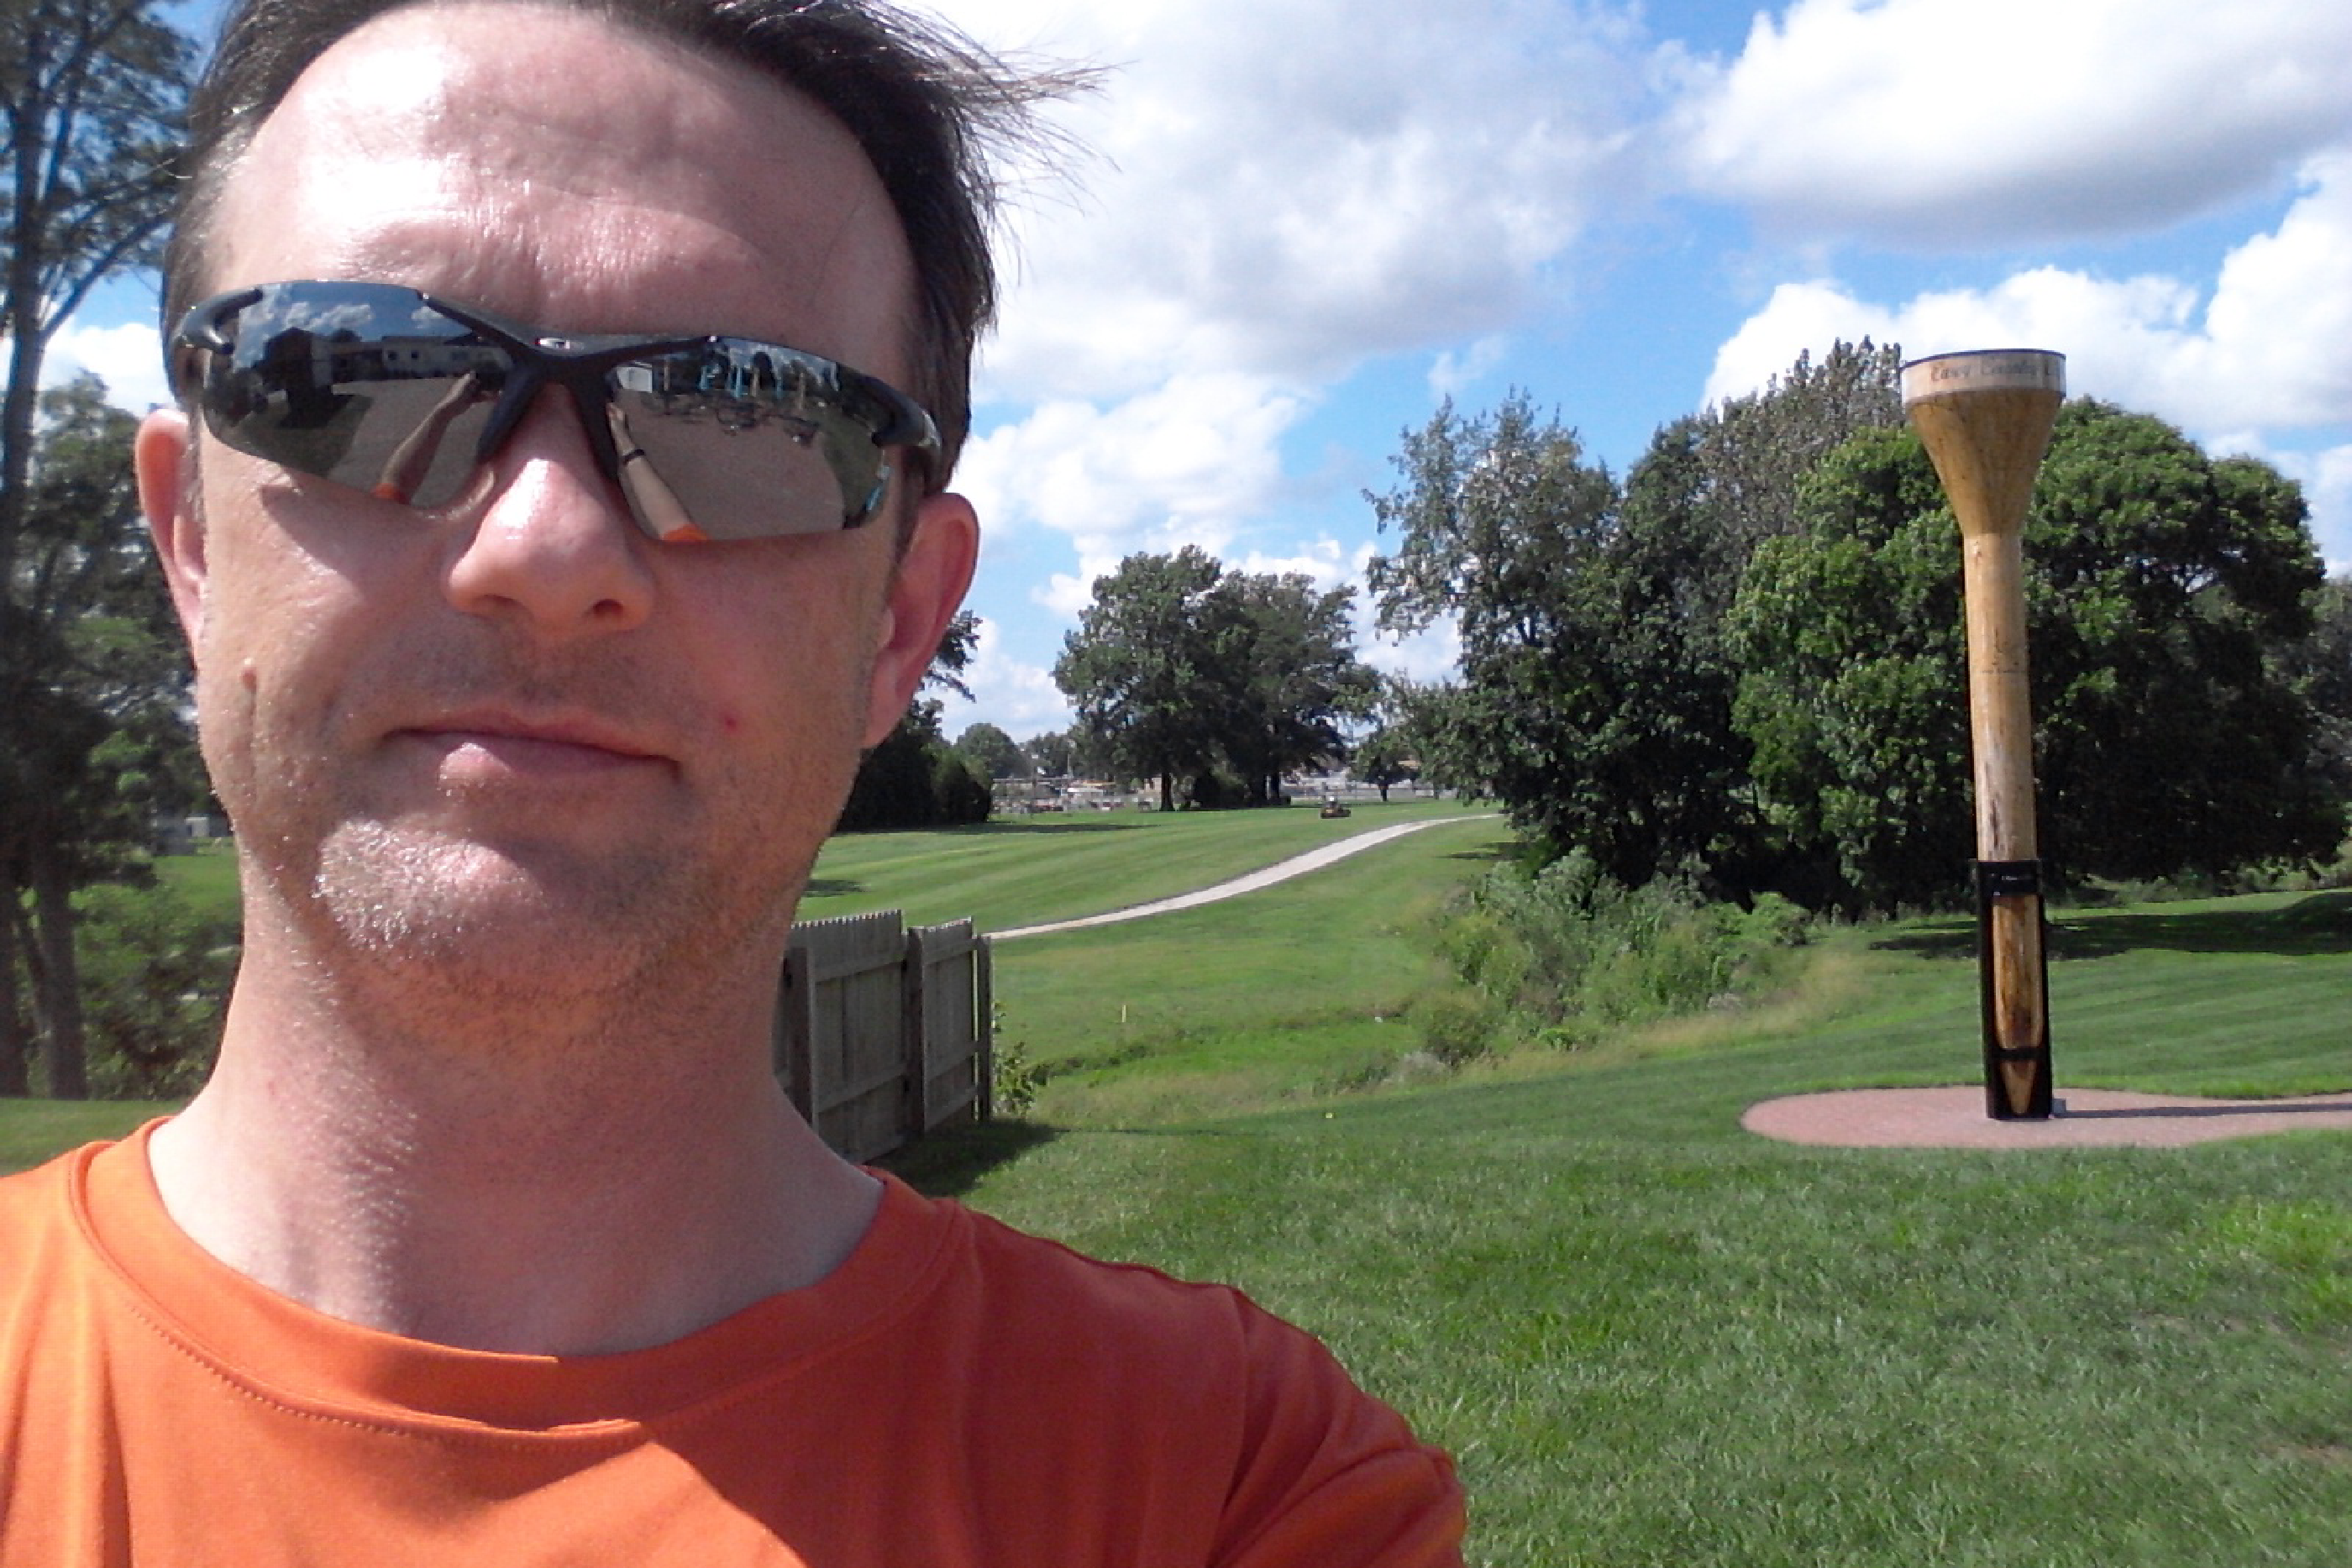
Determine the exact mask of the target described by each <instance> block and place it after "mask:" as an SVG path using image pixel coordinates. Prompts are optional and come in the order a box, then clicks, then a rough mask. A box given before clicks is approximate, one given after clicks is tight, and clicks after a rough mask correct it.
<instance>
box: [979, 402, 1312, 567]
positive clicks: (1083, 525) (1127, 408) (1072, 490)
mask: <svg viewBox="0 0 2352 1568" xmlns="http://www.w3.org/2000/svg"><path fill="white" fill-rule="evenodd" d="M1305 409H1306V403H1305V402H1304V401H1303V400H1302V399H1301V398H1300V397H1299V396H1297V395H1296V394H1294V393H1291V392H1286V391H1285V390H1283V389H1282V388H1280V387H1278V386H1276V385H1275V384H1274V383H1272V382H1267V381H1265V380H1264V379H1262V378H1259V377H1255V376H1244V375H1233V374H1225V375H1192V376H1179V377H1177V378H1175V379H1174V380H1172V381H1171V382H1168V383H1167V384H1166V385H1165V386H1162V387H1160V388H1159V389H1158V390H1156V391H1153V392H1146V393H1144V394H1142V395H1141V396H1139V397H1134V398H1130V399H1129V400H1128V401H1126V402H1121V403H1117V404H1114V405H1112V406H1110V407H1108V408H1099V407H1097V406H1096V405H1094V404H1092V403H1086V402H1049V403H1046V404H1044V405H1043V406H1041V407H1039V408H1037V409H1036V410H1035V411H1034V412H1033V413H1030V414H1029V416H1028V417H1027V418H1025V419H1023V420H1021V421H1019V422H1018V423H1013V424H1007V425H1003V426H1000V427H998V428H997V429H995V430H992V431H990V432H989V433H988V434H985V435H982V436H980V437H978V438H977V439H975V440H974V441H973V442H972V443H971V445H970V446H969V447H968V448H966V452H967V455H966V457H965V460H964V465H963V466H962V467H961V468H960V469H959V470H958V473H957V486H958V487H959V488H960V489H961V490H962V491H963V492H964V493H965V494H966V495H968V496H970V497H971V498H972V503H973V505H974V506H975V507H978V508H979V509H980V513H981V517H982V521H983V522H985V523H987V524H989V525H990V526H992V527H996V528H1031V527H1037V528H1048V529H1051V530H1053V531H1055V532H1057V533H1062V534H1066V535H1068V536H1069V538H1070V539H1071V541H1072V542H1073V543H1074V544H1075V545H1076V548H1077V550H1078V553H1079V555H1080V557H1081V558H1082V559H1083V560H1084V561H1085V562H1086V563H1087V570H1088V571H1089V572H1090V573H1091V572H1092V571H1094V570H1109V568H1110V567H1111V566H1114V565H1116V564H1117V562H1118V559H1119V558H1120V557H1122V556H1125V555H1129V554H1131V553H1133V552H1134V551H1137V550H1172V549H1177V548H1179V547H1180V546H1182V545H1187V544H1196V545H1199V546H1201V547H1202V549H1207V550H1210V551H1211V552H1213V553H1214V552H1218V551H1221V550H1223V549H1224V547H1225V545H1226V544H1227V543H1228V542H1230V541H1231V540H1232V538H1234V535H1235V533H1236V532H1237V531H1238V530H1239V528H1240V527H1241V525H1242V524H1243V523H1244V521H1246V520H1247V519H1249V518H1251V517H1256V516H1259V515H1261V514H1262V513H1264V512H1265V510H1266V509H1267V508H1268V507H1270V506H1271V505H1273V503H1274V501H1275V499H1276V497H1277V495H1278V494H1279V493H1280V491H1281V488H1282V486H1283V476H1282V464H1281V456H1280V453H1279V450H1278V448H1279V444H1280V442H1281V439H1282V436H1283V434H1284V432H1286V430H1288V429H1289V428H1290V426H1291V425H1292V424H1293V423H1295V422H1296V421H1297V419H1298V418H1299V416H1300V415H1301V414H1302V413H1304V412H1305ZM1057 581H1058V580H1057ZM1091 581H1092V577H1091V575H1089V576H1088V577H1087V579H1086V582H1085V583H1080V584H1078V585H1076V599H1075V601H1071V596H1070V593H1069V591H1067V588H1066V587H1065V588H1064V589H1062V590H1058V591H1055V592H1054V593H1053V594H1051V595H1049V596H1048V597H1047V600H1046V601H1047V602H1049V603H1051V604H1053V605H1054V607H1055V608H1056V609H1058V610H1062V611H1063V612H1065V613H1076V607H1077V606H1078V605H1083V604H1084V603H1085V602H1086V593H1087V586H1086V585H1087V583H1091Z"/></svg>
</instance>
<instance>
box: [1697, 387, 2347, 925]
mask: <svg viewBox="0 0 2352 1568" xmlns="http://www.w3.org/2000/svg"><path fill="white" fill-rule="evenodd" d="M1801 514H1802V515H1801V519H1800V521H1801V531H1800V532H1799V533H1797V534H1795V535H1790V536H1787V537H1783V538H1775V539H1771V540H1768V541H1766V542H1765V543H1764V544H1763V545H1761V546H1760V547H1759V549H1758V550H1757V552H1756V556H1755V559H1754V560H1753V562H1752V563H1751V567H1750V570H1749V571H1748V576H1747V579H1746V580H1745V581H1744V583H1743V585H1742V587H1741V590H1740V594H1739V599H1738V605H1737V607H1736V609H1735V612H1734V614H1733V617H1732V633H1733V635H1732V648H1733V655H1734V662H1735V664H1737V665H1738V668H1740V669H1741V670H1742V671H1743V672H1744V673H1743V674H1742V676H1741V680H1740V685H1739V696H1738V722H1739V725H1740V727H1741V729H1742V731H1743V733H1745V734H1746V735H1747V736H1748V737H1749V739H1750V740H1751V742H1752V743H1753V745H1754V747H1755V752H1756V755H1755V777H1756V783H1757V786H1758V789H1759V792H1760V794H1761V796H1762V798H1763V800H1764V803H1765V810H1766V812H1767V814H1768V815H1769V819H1770V821H1771V822H1772V824H1773V826H1774V828H1775V830H1776V831H1778V832H1779V833H1780V835H1781V841H1782V847H1783V849H1784V850H1785V851H1786V852H1788V853H1789V854H1790V856H1792V857H1794V858H1795V859H1797V860H1800V861H1806V862H1811V863H1812V864H1813V865H1814V866H1815V868H1816V869H1817V870H1819V871H1820V872H1822V873H1823V874H1824V875H1826V876H1827V877H1829V879H1830V880H1831V882H1832V884H1833V888H1834V891H1835V894H1836V896H1837V897H1839V898H1840V899H1841V901H1843V902H1845V903H1847V904H1849V905H1851V906H1855V907H1870V908H1881V909H1883V908H1888V907H1892V906H1894V905H1896V904H1927V903H1941V902H1948V901H1949V900H1950V899H1951V898H1952V897H1953V896H1954V895H1955V894H1957V893H1958V891H1959V889H1960V887H1961V885H1962V871H1961V868H1962V866H1963V864H1964V863H1965V862H1966V860H1967V858H1968V856H1969V852H1970V845H1971V843H1972V841H1973V833H1972V829H1971V810H1970V807H1969V790H1968V784H1969V762H1968V737H1967V727H1966V708H1965V706H1964V705H1965V694H1966V690H1967V678H1966V673H1965V659H1964V640H1963V637H1962V633H1961V607H1960V602H1959V591H1958V574H1957V571H1956V570H1955V568H1956V565H1957V559H1958V538H1957V530H1956V528H1954V526H1953V523H1952V520H1951V515H1950V512H1949V510H1948V507H1946V506H1945V504H1944V500H1943V496H1942V492H1941V489H1940V487H1939V486H1937V483H1936V480H1935V476H1934V473H1933V470H1932V468H1931V466H1930V465H1929V464H1928V462H1927V457H1926V455H1925V453H1924V452H1923V451H1922V450H1921V449H1920V447H1919V444H1918V442H1917V440H1916V437H1914V436H1913V435H1911V434H1910V433H1908V432H1907V431H1891V432H1881V433H1874V434H1865V435H1864V436H1861V437H1857V438H1856V439H1855V440H1854V441H1853V442H1851V443H1849V444H1847V445H1845V446H1844V447H1842V448H1840V449H1839V450H1838V451H1837V452H1836V453H1834V454H1833V455H1832V456H1831V457H1830V458H1829V459H1828V460H1826V461H1825V462H1824V463H1823V464H1822V465H1820V467H1819V468H1818V469H1817V470H1816V472H1815V473H1814V475H1813V476H1812V477H1811V479H1810V480H1809V481H1808V482H1807V485H1806V486H1805V489H1804V493H1803V504H1802V506H1801ZM2025 558H2026V564H2027V573H2028V594H2027V600H2028V605H2027V613H2028V636H2029V641H2030V645H2031V648H2032V654H2031V660H2030V664H2031V670H2032V702H2033V709H2034V715H2035V723H2036V738H2035V748H2036V762H2037V773H2038V777H2039V779H2040V795H2041V823H2042V835H2041V836H2042V844H2043V848H2044V854H2045V856H2046V857H2047V858H2048V859H2049V860H2050V862H2052V865H2053V871H2055V872H2057V873H2059V874H2061V875H2063V876H2066V877H2071V878H2079V877H2083V876H2108V877H2118V878H2152V877H2162V876H2169V875H2174V874H2178V873H2183V872H2201V873H2228V872H2231V871H2233V870H2236V869H2238V868H2240V867H2243V866H2246V865H2249V864H2252V863H2255V862H2262V861H2265V860H2272V859H2288V860H2300V859H2307V858H2309V857H2311V856H2314V855H2316V854H2320V853H2323V852H2327V851H2330V850H2332V849H2333V848H2334V847H2335V845H2336V842H2337V841H2338V840H2339V838H2340V836H2341V834H2342V832H2343V807H2342V799H2341V795H2340V793H2339V792H2337V791H2336V790H2335V789H2333V788H2332V787H2331V786H2330V784H2329V783H2328V781H2327V779H2326V773H2325V769H2324V768H2323V767H2322V766H2321V764H2320V760H2319V756H2318V752H2319V743H2320V740H2321V729H2320V726H2319V723H2318V716H2317V715H2316V713H2315V710H2314V707H2313V706H2312V703H2311V700H2310V696H2309V694H2308V691H2307V689H2306V686H2305V684H2304V683H2300V682H2298V681H2297V680H2295V679H2294V677H2293V674H2292V671H2291V668H2290V665H2289V661H2290V659H2291V657H2292V655H2293V654H2294V651H2295V650H2296V649H2297V648H2299V647H2301V646H2302V645H2304V643H2305V642H2306V640H2307V639H2308V637H2309V634H2310V632H2311V627H2312V620H2311V601H2312V598H2313V595H2314V591H2315V590H2316V589H2317V588H2318V586H2319V582H2320V571H2319V564H2318V559H2317V554H2316V551H2315V548H2314V546H2313V544H2312V540H2311V536H2310V533H2309V530H2308V528H2306V527H2305V520H2304V507H2303V502H2302V498H2301V497H2300V495H2299V494H2297V493H2296V491H2295V489H2294V486H2293V485H2291V484H2290V483H2288V482H2287V481H2285V480H2284V479H2282V478H2281V477H2279V476H2278V475H2276V474H2275V473H2274V472H2273V471H2272V470H2270V469H2269V468H2267V467H2266V466H2264V465H2260V464H2255V463H2252V462H2250V461H2249V460H2245V459H2235V458H2233V459H2226V460H2224V461H2222V462H2220V463H2215V462H2211V461H2210V460H2208V459H2207V458H2206V457H2205V456H2204V455H2203V454H2202V453H2200V452H2199V451H2198V450H2197V448H2196V447H2195V446H2194V445H2192V444H2189V442H2188V441H2186V440H2185V439H2183V438H2182V437H2181V436H2180V434H2179V433H2178V432H2177V431H2174V430H2172V429H2171V428H2170V427H2169V426H2167V425H2165V424H2163V423H2161V422H2159V421H2157V420H2155V419H2152V418H2149V417H2147V415H2143V414H2132V413H2124V412H2122V411H2120V410H2117V409H2115V408H2113V407H2110V406H2107V405H2105V404H2100V403H2095V402H2075V403H2071V404H2069V405H2067V407H2066V408H2065V409H2063V411H2062V412H2061V413H2060V416H2059V421H2058V427H2057V431H2056V434H2054V436H2053V441H2052V444H2051V451H2050V455H2049V457H2048V458H2047V459H2046V460H2045V462H2044V464H2043V465H2042V478H2041V485H2040V488H2039V489H2038V491H2037V493H2036V498H2035V502H2034V506H2033V509H2032V513H2031V515H2030V516H2029V518H2028V522H2027V532H2026V540H2025Z"/></svg>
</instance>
